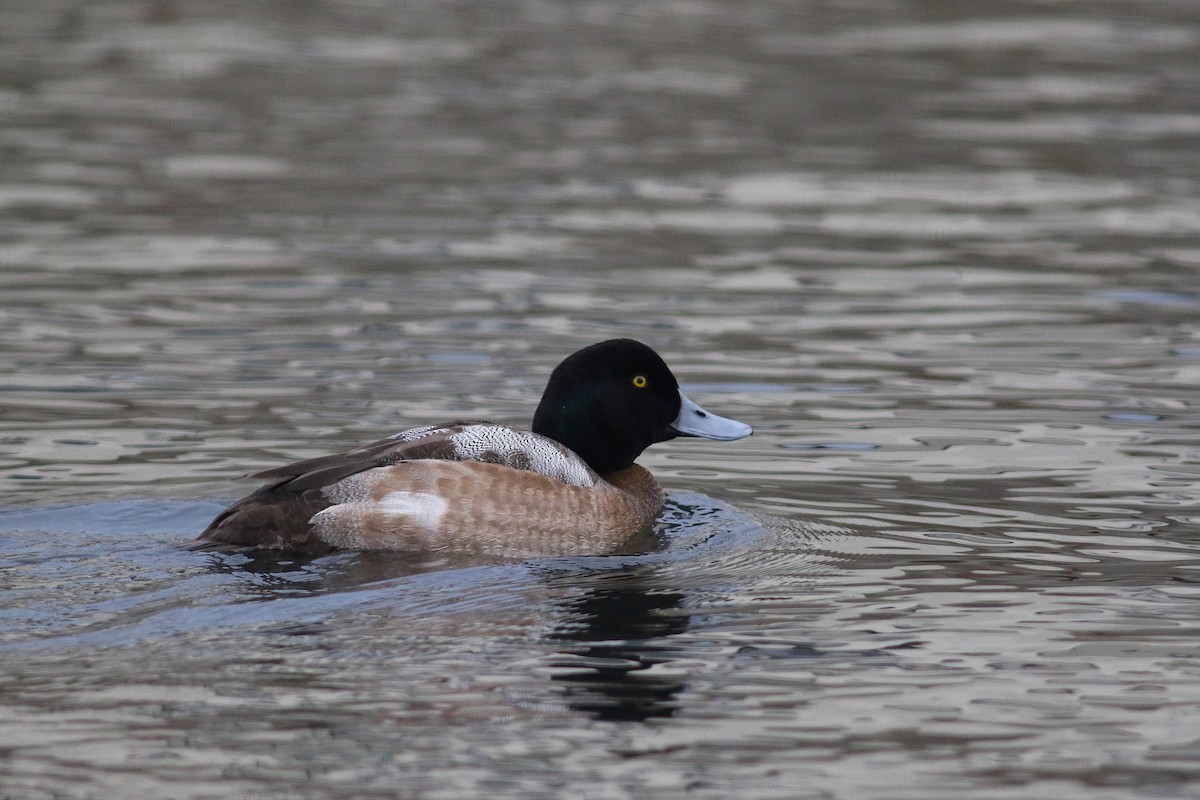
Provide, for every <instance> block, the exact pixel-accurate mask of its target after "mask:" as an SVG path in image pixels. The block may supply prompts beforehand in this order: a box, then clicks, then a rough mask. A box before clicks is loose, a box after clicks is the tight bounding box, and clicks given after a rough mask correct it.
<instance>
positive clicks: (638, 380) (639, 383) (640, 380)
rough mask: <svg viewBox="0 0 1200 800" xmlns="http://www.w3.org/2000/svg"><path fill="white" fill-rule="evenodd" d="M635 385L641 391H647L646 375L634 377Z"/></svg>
mask: <svg viewBox="0 0 1200 800" xmlns="http://www.w3.org/2000/svg"><path fill="white" fill-rule="evenodd" d="M633 385H634V386H636V387H637V388H639V389H645V388H646V376H645V375H634V376H633Z"/></svg>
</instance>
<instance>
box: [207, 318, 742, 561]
mask: <svg viewBox="0 0 1200 800" xmlns="http://www.w3.org/2000/svg"><path fill="white" fill-rule="evenodd" d="M750 433H751V428H750V426H749V425H747V424H745V423H743V422H738V421H736V420H732V419H726V418H724V417H719V416H717V415H716V414H710V413H709V412H707V411H705V410H704V409H703V408H701V407H700V406H698V405H696V404H695V403H694V402H692V401H691V400H689V399H688V398H687V397H686V396H685V395H684V394H683V393H682V392H681V391H680V390H679V383H678V381H676V379H675V376H674V375H672V374H671V370H670V369H669V368H668V367H667V365H666V363H665V362H664V361H663V360H662V358H661V357H660V356H659V355H658V354H657V353H656V352H654V350H652V349H651V348H649V347H648V346H646V345H644V344H642V343H641V342H637V341H634V340H632V339H612V340H609V341H606V342H600V343H599V344H594V345H591V346H589V347H585V348H583V349H582V350H580V351H578V352H577V353H574V354H573V355H571V356H568V357H567V358H566V359H565V360H564V361H563V362H562V363H561V364H559V365H558V366H557V367H556V368H555V369H554V371H553V372H552V373H551V375H550V380H549V383H548V384H547V385H546V390H545V392H544V393H543V394H542V400H541V403H539V405H538V407H537V411H536V412H535V413H534V415H533V427H532V430H531V431H527V430H522V429H519V428H512V427H509V426H507V425H497V424H495V423H491V422H480V421H456V422H446V423H441V424H437V425H425V426H422V427H419V428H410V429H408V430H404V431H400V432H399V433H397V434H394V435H392V436H389V437H388V438H386V439H381V440H380V441H377V442H373V443H372V444H368V445H366V446H364V447H360V448H358V449H355V450H350V451H348V452H345V453H340V454H337V455H330V456H323V457H320V458H313V459H309V460H307V461H298V462H296V463H294V464H288V465H286V466H282V467H275V468H273V469H268V470H263V471H262V472H256V473H254V474H252V475H249V476H247V477H250V478H258V479H261V480H266V481H270V483H268V484H267V485H266V486H263V487H262V488H260V489H259V490H258V491H256V492H254V493H253V494H251V495H249V496H248V497H245V498H243V499H242V500H239V501H238V502H236V503H234V504H233V505H232V506H230V507H229V508H227V509H225V510H224V511H223V512H221V514H219V515H218V516H217V517H216V519H214V520H213V521H212V523H211V524H210V525H209V526H208V528H207V529H206V530H205V531H204V532H203V533H202V534H200V538H199V539H198V540H197V542H196V546H197V547H202V548H203V547H221V548H227V547H255V548H268V549H282V550H295V551H301V552H306V553H312V554H321V553H326V552H330V551H332V550H335V549H341V548H348V549H359V550H402V551H412V552H432V551H453V552H472V553H478V554H482V555H490V556H501V557H518V558H519V557H531V556H538V555H597V554H602V553H608V552H612V551H614V550H616V549H618V548H619V547H620V546H621V545H622V544H623V543H625V542H626V541H627V540H629V539H630V538H631V537H632V536H633V535H634V534H636V533H638V532H640V531H642V530H644V529H646V528H647V527H648V526H649V525H650V524H651V523H652V522H653V521H654V520H655V518H657V516H658V514H659V513H660V512H661V511H662V507H663V493H662V489H661V488H659V485H658V483H657V482H656V481H655V480H654V476H653V475H651V474H650V473H649V472H648V471H647V470H646V469H644V468H642V467H640V466H638V465H637V464H635V463H633V462H634V459H635V458H637V457H638V456H639V455H640V454H641V452H642V451H643V450H645V449H646V448H647V447H649V446H650V445H652V444H654V443H655V442H663V441H667V440H668V439H673V438H675V437H677V436H700V437H704V438H707V439H717V440H720V441H732V440H734V439H741V438H742V437H744V436H749V435H750Z"/></svg>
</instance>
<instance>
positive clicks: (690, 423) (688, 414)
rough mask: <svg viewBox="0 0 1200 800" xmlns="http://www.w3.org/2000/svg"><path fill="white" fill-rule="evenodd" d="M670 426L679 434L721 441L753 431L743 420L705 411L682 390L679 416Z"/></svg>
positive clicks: (737, 437)
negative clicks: (739, 420)
mask: <svg viewBox="0 0 1200 800" xmlns="http://www.w3.org/2000/svg"><path fill="white" fill-rule="evenodd" d="M671 427H672V428H673V429H674V430H675V431H676V432H677V433H678V434H679V435H680V436H700V437H702V438H705V439H716V440H718V441H721V442H732V441H733V440H734V439H742V438H745V437H747V436H749V435H750V434H751V433H754V429H753V428H751V427H750V426H749V425H747V424H746V423H744V422H738V421H737V420H736V419H729V418H728V417H719V416H717V415H716V414H713V413H711V412H708V411H705V410H704V409H703V408H701V407H700V406H698V405H696V404H695V403H693V402H692V401H691V400H689V399H688V398H687V396H686V395H685V394H684V393H683V392H680V393H679V416H678V417H676V418H675V421H674V422H672V423H671Z"/></svg>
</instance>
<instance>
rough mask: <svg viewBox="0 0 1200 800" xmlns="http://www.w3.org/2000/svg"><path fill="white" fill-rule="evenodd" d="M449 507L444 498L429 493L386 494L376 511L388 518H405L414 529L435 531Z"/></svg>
mask: <svg viewBox="0 0 1200 800" xmlns="http://www.w3.org/2000/svg"><path fill="white" fill-rule="evenodd" d="M449 505H450V504H449V503H447V502H446V498H444V497H442V496H441V495H436V494H432V493H430V492H388V493H387V494H385V495H384V496H383V499H381V500H380V501H379V504H378V506H377V509H378V510H379V512H380V513H383V514H387V515H388V516H398V517H407V518H408V519H409V520H410V521H411V522H410V524H412V525H414V526H415V527H419V528H423V529H425V530H436V529H437V526H438V523H440V522H441V521H442V515H443V514H445V513H446V509H447V508H448V507H449Z"/></svg>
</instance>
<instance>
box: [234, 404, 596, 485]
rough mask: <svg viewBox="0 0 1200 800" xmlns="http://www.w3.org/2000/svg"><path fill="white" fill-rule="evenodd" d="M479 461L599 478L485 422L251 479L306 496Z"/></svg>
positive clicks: (560, 451) (425, 429) (577, 479)
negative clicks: (383, 474) (396, 468)
mask: <svg viewBox="0 0 1200 800" xmlns="http://www.w3.org/2000/svg"><path fill="white" fill-rule="evenodd" d="M418 459H433V460H443V461H481V462H483V463H487V464H502V465H504V466H506V467H511V468H513V469H522V470H529V471H531V472H536V473H538V474H541V475H545V476H546V477H548V478H554V479H556V480H560V481H562V482H563V483H567V484H570V485H572V486H594V485H595V484H596V481H597V480H599V478H598V477H597V475H596V473H595V472H593V471H592V469H591V468H590V467H588V466H587V464H585V463H584V462H583V460H582V459H580V458H579V456H577V455H575V454H574V453H573V452H571V451H570V450H568V449H567V448H566V447H564V446H563V445H561V444H559V443H558V442H556V441H554V440H553V439H548V438H546V437H544V436H539V435H538V434H536V433H532V432H531V431H524V430H521V429H519V428H512V427H509V426H508V425H497V424H495V423H491V422H481V421H466V422H464V421H456V422H446V423H442V424H438V425H425V426H422V427H420V428H410V429H409V430H405V431H401V432H400V433H397V434H393V435H392V436H389V437H388V438H386V439H380V440H379V441H377V442H372V443H371V444H368V445H365V446H363V447H359V448H356V449H354V450H350V451H348V452H345V453H338V454H336V455H331V456H321V457H319V458H310V459H308V460H306V461H297V462H295V463H293V464H286V465H284V466H281V467H272V468H271V469H267V470H262V471H261V472H255V473H252V474H250V475H247V476H246V477H248V478H256V479H259V480H264V481H271V482H272V483H271V486H270V490H271V491H284V492H304V491H306V490H308V489H319V488H321V487H324V486H329V485H331V484H334V483H337V482H338V481H340V480H342V479H344V478H348V477H350V476H351V475H354V474H356V473H359V472H362V471H364V470H368V469H374V468H375V467H387V466H391V465H392V464H397V463H399V462H401V461H416V460H418Z"/></svg>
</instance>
